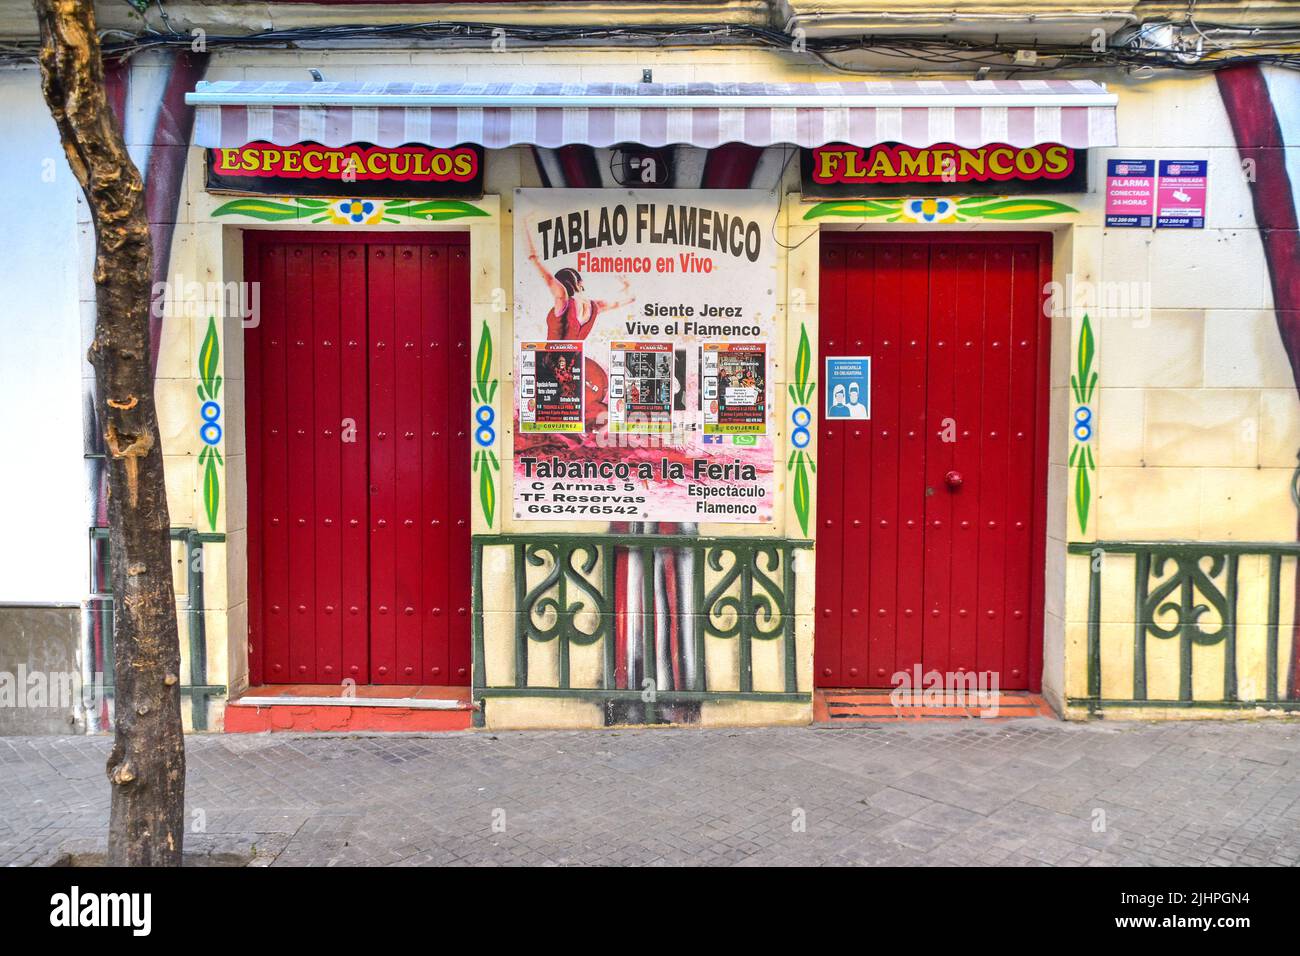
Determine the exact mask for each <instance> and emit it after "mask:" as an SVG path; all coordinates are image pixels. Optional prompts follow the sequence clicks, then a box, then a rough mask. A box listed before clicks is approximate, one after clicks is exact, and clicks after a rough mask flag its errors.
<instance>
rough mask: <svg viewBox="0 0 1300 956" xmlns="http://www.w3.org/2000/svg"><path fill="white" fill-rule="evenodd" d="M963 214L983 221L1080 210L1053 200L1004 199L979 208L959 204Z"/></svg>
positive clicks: (1035, 217)
mask: <svg viewBox="0 0 1300 956" xmlns="http://www.w3.org/2000/svg"><path fill="white" fill-rule="evenodd" d="M957 206H958V208H959V209H961V211H962V212H963V213H965V214H966V215H969V216H978V217H980V218H981V219H1002V220H1016V219H1039V218H1041V217H1043V216H1051V215H1054V214H1058V213H1074V212H1078V211H1079V210H1077V209H1075V208H1074V207H1073V206H1067V205H1066V204H1065V203H1063V202H1056V201H1055V200H1053V199H1002V200H998V201H997V202H989V203H983V204H981V205H978V206H968V205H962V204H961V203H960V202H959V203H958V204H957Z"/></svg>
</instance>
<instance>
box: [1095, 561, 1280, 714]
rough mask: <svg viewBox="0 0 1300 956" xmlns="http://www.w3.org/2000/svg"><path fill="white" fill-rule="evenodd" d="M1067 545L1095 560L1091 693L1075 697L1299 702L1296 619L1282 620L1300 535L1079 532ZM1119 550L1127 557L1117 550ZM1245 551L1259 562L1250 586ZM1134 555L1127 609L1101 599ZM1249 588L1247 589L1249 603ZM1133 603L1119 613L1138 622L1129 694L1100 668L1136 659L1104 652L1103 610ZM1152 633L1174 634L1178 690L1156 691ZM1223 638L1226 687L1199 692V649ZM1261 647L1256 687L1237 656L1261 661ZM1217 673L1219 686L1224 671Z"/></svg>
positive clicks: (1138, 703) (1100, 702)
mask: <svg viewBox="0 0 1300 956" xmlns="http://www.w3.org/2000/svg"><path fill="white" fill-rule="evenodd" d="M1069 552H1070V554H1073V555H1083V556H1086V557H1087V558H1088V560H1089V571H1088V620H1087V679H1088V693H1087V696H1086V697H1081V698H1075V697H1071V698H1069V703H1071V704H1079V705H1083V706H1087V707H1089V708H1090V709H1092V710H1094V711H1098V710H1101V709H1103V708H1105V707H1108V706H1111V707H1114V706H1120V707H1164V708H1169V707H1210V708H1256V707H1266V708H1269V709H1274V710H1300V699H1297V694H1296V687H1295V684H1296V678H1297V673H1296V670H1297V667H1296V661H1295V659H1294V655H1295V654H1296V653H1297V640H1296V636H1294V635H1296V628H1294V627H1293V623H1292V622H1291V621H1287V622H1283V621H1282V620H1281V615H1282V608H1283V598H1284V596H1285V595H1287V594H1288V590H1287V589H1289V593H1290V594H1291V595H1294V594H1295V593H1296V577H1295V576H1296V573H1297V561H1296V559H1300V542H1297V543H1288V542H1236V541H1087V542H1072V543H1071V544H1070V545H1069ZM1121 557H1122V558H1123V560H1122V561H1121V560H1116V559H1117V558H1121ZM1247 560H1249V561H1251V562H1252V563H1257V564H1258V565H1259V567H1254V568H1252V575H1253V579H1252V580H1250V581H1248V582H1246V584H1247V585H1248V586H1247V587H1243V581H1242V574H1241V569H1242V565H1243V562H1245V561H1247ZM1130 562H1131V564H1132V581H1133V587H1132V603H1131V604H1128V605H1127V606H1126V607H1125V608H1123V609H1111V608H1106V609H1103V607H1102V594H1103V591H1106V592H1107V593H1113V592H1114V587H1113V585H1112V586H1111V587H1110V588H1104V587H1103V580H1104V578H1105V576H1106V575H1107V574H1115V573H1122V572H1125V571H1127V570H1128V567H1127V565H1128V564H1129V563H1130ZM1112 569H1113V570H1112ZM1256 571H1262V574H1263V583H1264V585H1265V586H1264V587H1263V588H1260V587H1259V586H1258V585H1259V584H1260V583H1261V582H1260V581H1259V576H1258V574H1256V573H1255V572H1256ZM1243 591H1245V592H1249V593H1248V597H1247V598H1246V602H1247V604H1246V605H1243ZM1129 609H1131V611H1132V613H1131V615H1123V614H1120V615H1119V617H1118V619H1123V620H1129V621H1130V624H1131V627H1132V647H1131V649H1130V650H1131V655H1132V657H1131V666H1132V696H1131V697H1125V696H1115V695H1110V696H1103V692H1102V689H1103V686H1108V687H1114V685H1115V682H1114V681H1113V680H1107V681H1103V675H1104V674H1105V673H1110V671H1109V670H1107V669H1108V668H1111V667H1120V666H1122V667H1123V668H1124V669H1127V667H1128V666H1129V662H1128V661H1113V660H1110V659H1105V660H1104V659H1103V655H1102V647H1103V640H1102V624H1103V610H1104V611H1105V614H1106V615H1107V617H1108V618H1109V619H1110V620H1116V619H1117V616H1116V612H1118V611H1122V610H1129ZM1284 637H1285V638H1286V640H1285V641H1284ZM1151 641H1172V642H1176V646H1177V648H1178V651H1177V658H1178V682H1177V683H1178V687H1177V695H1176V696H1171V695H1169V694H1165V695H1162V696H1159V697H1153V696H1152V695H1151V694H1150V693H1149V684H1150V683H1151V681H1150V676H1151V675H1150V673H1149V667H1148V656H1149V652H1150V650H1151V648H1152V645H1151V643H1150V642H1151ZM1247 642H1250V643H1249V644H1248V643H1247ZM1260 644H1262V647H1261V646H1259V645H1260ZM1218 645H1222V646H1223V654H1222V665H1221V667H1222V675H1221V676H1222V696H1217V695H1215V696H1207V694H1206V693H1205V692H1204V691H1202V693H1201V694H1199V695H1197V694H1196V693H1194V688H1195V687H1196V680H1195V674H1194V671H1193V664H1194V661H1195V659H1196V657H1197V655H1196V654H1195V649H1196V648H1198V647H1214V646H1218ZM1252 645H1253V646H1252ZM1284 646H1285V647H1287V648H1288V652H1287V653H1286V654H1285V655H1284V654H1283V651H1282V649H1283V647H1284ZM1261 653H1262V657H1263V675H1262V683H1263V687H1262V689H1261V692H1258V693H1257V692H1256V687H1258V684H1257V683H1256V682H1255V681H1253V680H1251V681H1248V682H1247V684H1246V686H1245V687H1243V681H1242V680H1241V676H1240V670H1241V667H1240V662H1241V661H1243V660H1252V661H1257V660H1258V658H1259V657H1260V656H1261ZM1216 658H1217V655H1216ZM1202 659H1203V660H1208V659H1209V658H1202ZM1213 683H1214V686H1215V688H1216V690H1217V688H1218V686H1219V683H1218V679H1217V677H1216V678H1215V679H1214V682H1213ZM1201 684H1202V687H1203V686H1204V684H1205V681H1204V679H1202V681H1201ZM1243 690H1244V691H1245V693H1243Z"/></svg>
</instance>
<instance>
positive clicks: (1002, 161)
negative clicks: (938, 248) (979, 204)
mask: <svg viewBox="0 0 1300 956" xmlns="http://www.w3.org/2000/svg"><path fill="white" fill-rule="evenodd" d="M800 160H801V171H802V178H803V193H804V196H805V198H809V199H818V198H834V197H843V196H859V195H863V194H867V193H869V194H871V195H873V196H901V195H914V194H915V193H916V192H917V187H918V186H923V187H924V192H925V193H927V194H929V195H939V196H942V195H947V194H962V195H971V194H979V193H997V194H999V195H1014V194H1016V193H1030V192H1057V193H1065V192H1086V191H1087V188H1088V171H1087V154H1086V153H1085V151H1083V150H1076V149H1071V148H1070V147H1068V146H1062V145H1061V144H1060V143H1043V144H1040V145H1038V146H1008V145H1006V144H1005V143H990V144H989V145H986V146H975V147H964V146H956V145H954V144H952V143H938V144H936V145H934V146H907V145H904V144H902V143H879V144H877V145H875V146H869V147H862V146H846V145H844V144H838V143H832V144H827V145H825V146H817V147H814V148H813V149H805V150H803V151H802V155H801V157H800Z"/></svg>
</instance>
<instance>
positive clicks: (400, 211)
mask: <svg viewBox="0 0 1300 956" xmlns="http://www.w3.org/2000/svg"><path fill="white" fill-rule="evenodd" d="M386 211H387V212H391V213H392V214H393V215H396V216H407V217H409V218H411V219H424V220H427V221H430V222H441V221H443V220H444V219H459V218H461V217H462V216H486V215H487V212H486V211H485V210H482V209H479V208H478V206H475V205H472V204H471V203H467V202H462V201H461V200H459V199H442V200H431V201H429V202H417V203H411V204H410V205H404V206H399V207H397V208H396V209H394V208H393V206H392V204H391V203H390V204H389V205H388V206H387V207H386Z"/></svg>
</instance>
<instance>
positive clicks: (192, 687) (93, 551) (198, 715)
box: [89, 528, 226, 730]
mask: <svg viewBox="0 0 1300 956" xmlns="http://www.w3.org/2000/svg"><path fill="white" fill-rule="evenodd" d="M171 540H172V541H177V542H182V543H184V545H185V584H186V587H185V607H184V609H183V611H182V614H181V618H182V619H183V620H184V622H185V624H184V632H183V634H182V638H183V639H184V640H185V641H186V647H187V649H188V651H187V654H186V657H187V658H188V661H189V680H188V681H187V682H186V681H182V683H181V688H180V690H181V695H182V696H184V697H188V698H189V701H190V725H191V726H192V727H193V729H195V730H207V729H208V702H209V701H210V700H211V699H212V698H214V697H218V698H219V697H224V696H225V695H226V686H225V685H224V684H209V683H208V643H207V630H206V625H205V623H204V617H203V614H204V604H203V561H204V551H203V546H204V545H205V544H211V543H219V542H224V541H225V540H226V536H225V535H224V534H220V533H212V532H203V531H198V530H196V529H194V528H172V529H171ZM90 591H91V597H90V602H89V605H90V606H89V612H90V613H91V614H92V615H94V616H95V618H96V619H97V620H96V622H95V623H96V624H97V628H96V629H97V631H98V634H99V638H98V641H97V645H98V646H97V647H92V648H91V651H92V653H93V654H95V655H96V657H97V659H96V665H97V668H98V669H102V673H103V674H104V692H105V694H106V695H107V696H109V697H111V696H112V695H113V588H112V584H111V579H110V577H109V549H108V529H107V528H91V529H90Z"/></svg>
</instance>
